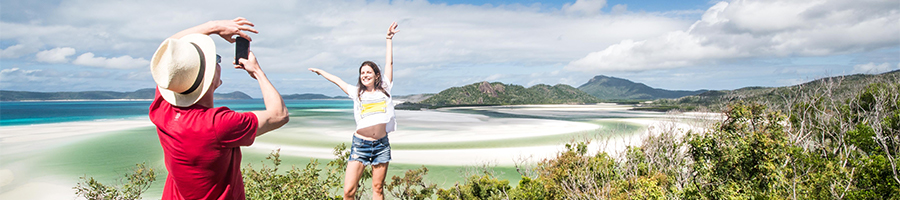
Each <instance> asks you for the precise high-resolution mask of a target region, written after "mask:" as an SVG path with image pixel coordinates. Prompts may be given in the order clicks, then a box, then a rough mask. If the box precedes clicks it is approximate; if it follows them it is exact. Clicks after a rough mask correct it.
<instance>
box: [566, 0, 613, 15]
mask: <svg viewBox="0 0 900 200" xmlns="http://www.w3.org/2000/svg"><path fill="white" fill-rule="evenodd" d="M605 6H606V0H577V1H575V3H574V4H570V3H566V5H563V11H565V12H566V14H583V15H596V14H597V13H600V9H602V8H603V7H605Z"/></svg>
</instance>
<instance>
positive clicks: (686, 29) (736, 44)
mask: <svg viewBox="0 0 900 200" xmlns="http://www.w3.org/2000/svg"><path fill="white" fill-rule="evenodd" d="M242 3H246V2H244V1H231V0H220V1H187V2H183V1H174V0H160V1H98V0H59V1H27V0H6V1H2V2H0V4H2V5H0V30H2V31H0V90H24V91H44V92H51V91H86V90H108V91H134V90H137V89H141V88H151V87H154V85H155V84H154V82H153V80H152V77H151V76H150V73H149V60H150V57H151V56H152V54H153V52H154V51H155V50H156V47H157V46H158V45H159V44H160V43H161V42H162V41H163V40H164V39H165V38H166V37H168V36H170V35H172V34H174V33H175V32H178V31H179V30H182V29H185V28H188V27H191V26H194V25H197V24H200V23H203V22H206V21H209V20H218V19H233V18H234V17H238V16H241V17H245V18H247V19H249V20H250V21H252V22H254V23H256V25H257V27H256V28H257V29H258V30H259V31H260V33H259V34H254V35H252V36H253V39H254V41H253V43H251V50H253V51H254V52H255V53H256V54H257V56H258V57H259V60H260V64H261V66H262V67H263V69H264V70H265V71H266V72H267V74H268V76H269V78H270V79H271V80H272V82H273V84H275V86H276V88H278V90H279V91H280V92H281V93H284V94H294V93H320V94H326V95H332V96H335V95H342V93H341V92H340V90H339V89H338V88H337V87H335V86H334V85H333V84H331V83H330V82H328V81H326V80H325V79H323V78H321V77H318V76H316V75H315V74H313V73H311V72H309V71H307V70H306V69H307V68H309V67H316V68H321V69H324V70H327V71H329V72H331V73H333V74H335V75H337V76H339V77H341V78H343V79H344V80H345V81H347V82H355V81H354V80H355V79H356V78H357V74H356V70H357V67H358V66H359V63H361V62H362V61H366V60H372V61H375V62H376V63H379V64H381V63H384V41H383V35H384V33H385V32H386V31H387V30H386V29H387V26H388V25H390V23H391V22H393V21H397V22H398V23H399V25H400V27H399V30H400V33H398V35H397V36H396V37H395V39H394V63H395V73H396V76H395V87H394V93H395V94H398V95H404V94H418V93H436V92H439V91H441V90H443V89H446V88H449V87H455V86H462V85H467V84H471V83H475V82H480V81H499V82H504V83H511V84H518V85H524V86H533V85H536V84H549V85H555V84H568V85H572V86H575V87H577V86H579V85H581V84H584V83H585V82H587V81H588V80H590V78H591V77H593V76H596V75H607V76H615V77H620V78H625V79H629V80H632V81H635V82H641V83H645V84H647V85H649V86H651V87H655V88H663V89H670V90H698V89H737V88H741V87H747V86H773V87H774V86H787V85H793V84H798V83H802V82H806V81H810V80H813V79H817V78H821V77H826V76H837V75H846V74H855V73H881V72H885V71H890V70H896V69H900V24H898V21H900V2H898V1H892V0H885V1H850V0H812V1H791V0H757V1H743V0H730V1H657V0H652V1H614V0H609V1H605V0H573V1H511V0H497V1H456V0H445V1H424V0H411V1H360V0H345V1H341V0H336V1H294V0H273V1H266V3H264V4H246V5H241V6H238V7H236V6H235V5H240V4H242ZM213 38H214V40H216V44H217V50H218V52H219V54H221V55H222V56H223V57H231V56H233V51H234V50H233V45H232V44H229V43H227V42H225V41H224V40H221V39H220V38H218V37H217V36H213ZM226 60H227V59H226ZM224 69H225V70H224V71H223V73H222V79H223V81H224V85H223V86H222V87H221V88H220V89H219V91H220V92H231V91H243V92H245V93H248V94H250V95H251V96H254V97H260V95H259V89H258V85H257V84H256V82H255V81H254V80H253V79H251V78H249V77H248V76H247V75H246V73H244V72H242V71H240V70H231V69H228V66H225V67H224Z"/></svg>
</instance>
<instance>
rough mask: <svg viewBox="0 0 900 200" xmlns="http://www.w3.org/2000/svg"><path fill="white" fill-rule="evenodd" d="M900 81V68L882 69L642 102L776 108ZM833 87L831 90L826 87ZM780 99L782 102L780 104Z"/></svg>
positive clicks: (667, 106) (691, 106)
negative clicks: (801, 97) (810, 97)
mask: <svg viewBox="0 0 900 200" xmlns="http://www.w3.org/2000/svg"><path fill="white" fill-rule="evenodd" d="M897 82H900V70H894V71H890V72H885V73H882V74H876V75H871V74H854V75H846V76H834V77H827V78H821V79H817V80H813V81H810V82H806V83H802V84H798V85H793V86H785V87H745V88H740V89H736V90H713V91H706V92H703V93H700V94H696V95H691V96H685V97H681V98H678V99H660V100H657V101H654V103H653V104H650V105H644V106H645V107H644V108H643V109H648V110H668V109H682V110H694V109H696V108H708V109H710V110H719V109H722V108H724V107H725V106H727V105H728V103H731V102H733V101H737V100H740V101H745V102H757V103H764V104H765V103H768V104H772V105H769V106H773V107H775V108H781V107H783V106H785V105H782V104H781V103H783V102H791V100H792V98H794V97H796V96H799V95H800V94H815V93H819V92H822V91H830V92H833V93H834V94H830V95H833V96H836V97H842V98H849V97H845V96H846V95H849V94H851V93H853V92H856V91H859V90H862V89H863V88H864V87H866V86H868V85H869V84H873V83H897ZM827 88H832V89H827ZM779 102H781V103H779Z"/></svg>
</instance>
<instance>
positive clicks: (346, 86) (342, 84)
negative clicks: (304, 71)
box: [309, 68, 354, 95]
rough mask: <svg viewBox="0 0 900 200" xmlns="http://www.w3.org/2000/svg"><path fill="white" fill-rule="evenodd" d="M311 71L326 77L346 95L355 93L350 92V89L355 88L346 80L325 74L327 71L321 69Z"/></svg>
mask: <svg viewBox="0 0 900 200" xmlns="http://www.w3.org/2000/svg"><path fill="white" fill-rule="evenodd" d="M309 71H311V72H314V73H316V74H318V75H321V76H322V77H325V79H328V81H331V82H332V83H334V84H335V85H337V86H338V87H340V88H341V91H344V93H347V94H348V95H349V94H350V92H354V91H350V89H352V88H353V86H352V85H350V84H347V82H344V80H341V78H338V77H337V76H335V75H332V74H330V73H328V72H325V70H321V69H317V68H309Z"/></svg>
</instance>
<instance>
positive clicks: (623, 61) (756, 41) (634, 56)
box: [566, 0, 900, 72]
mask: <svg viewBox="0 0 900 200" xmlns="http://www.w3.org/2000/svg"><path fill="white" fill-rule="evenodd" d="M898 8H900V2H893V1H885V2H880V1H860V2H853V1H837V0H818V1H776V0H769V1H743V0H734V1H731V2H719V3H718V4H716V5H715V6H713V7H711V8H710V9H708V10H707V11H706V13H705V14H704V15H703V17H702V19H701V20H699V21H697V22H695V23H694V24H693V25H692V26H691V27H690V28H689V29H687V30H684V31H672V32H669V33H667V34H663V35H661V36H658V37H655V38H650V39H646V40H623V41H621V42H619V43H618V44H614V45H611V46H608V47H607V48H606V49H603V50H601V51H597V52H593V53H590V54H588V55H587V56H585V57H583V58H581V59H577V60H574V61H572V62H570V63H569V64H568V65H567V66H566V69H569V70H576V71H593V72H597V71H645V70H653V69H666V68H676V67H686V66H696V65H706V64H716V63H720V62H722V61H729V60H732V59H743V58H778V57H788V56H828V55H836V54H844V53H853V52H860V51H870V50H875V49H880V48H885V47H891V46H897V45H900V40H897V36H898V35H900V26H897V23H896V22H897V20H898V19H900V9H898Z"/></svg>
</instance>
